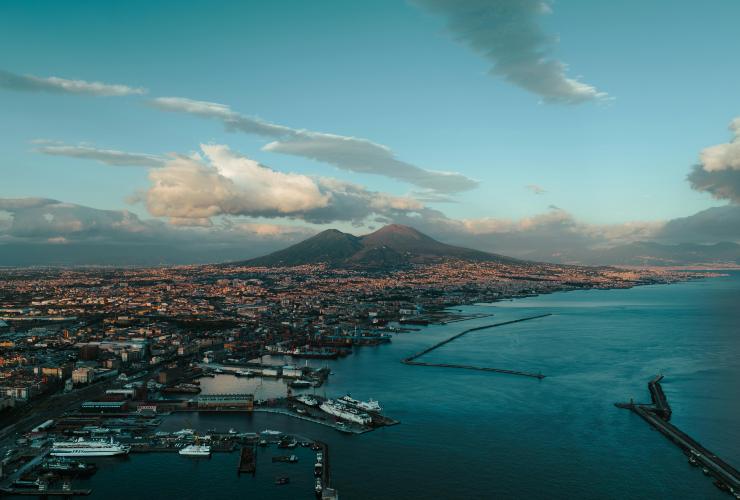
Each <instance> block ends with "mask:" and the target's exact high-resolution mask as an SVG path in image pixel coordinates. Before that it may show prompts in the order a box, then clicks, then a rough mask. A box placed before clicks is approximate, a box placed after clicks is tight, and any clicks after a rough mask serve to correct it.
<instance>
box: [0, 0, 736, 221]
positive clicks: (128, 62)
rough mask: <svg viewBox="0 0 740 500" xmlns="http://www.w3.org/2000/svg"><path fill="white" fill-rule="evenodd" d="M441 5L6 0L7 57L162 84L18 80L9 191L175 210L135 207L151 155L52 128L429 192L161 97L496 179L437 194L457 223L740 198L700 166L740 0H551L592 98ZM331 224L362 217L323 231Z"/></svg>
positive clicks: (59, 72)
mask: <svg viewBox="0 0 740 500" xmlns="http://www.w3.org/2000/svg"><path fill="white" fill-rule="evenodd" d="M425 3H426V4H427V5H425ZM437 3H438V4H442V10H435V9H434V8H430V7H429V5H428V4H435V0H429V1H427V0H423V1H420V2H417V3H414V2H406V1H403V0H377V1H373V2H342V1H325V2H305V1H274V2H195V1H189V2H136V1H132V2H125V3H123V2H110V3H109V2H105V3H103V2H100V3H90V2H64V3H60V2H37V1H28V2H14V3H7V2H6V3H5V4H4V5H3V7H2V15H0V44H1V45H2V46H3V47H4V48H5V50H4V54H3V55H4V57H3V62H2V67H0V70H4V71H7V72H10V73H12V74H15V75H33V76H35V77H39V78H46V77H51V76H55V77H60V78H65V79H72V80H85V81H88V82H92V81H98V82H105V83H111V84H122V85H128V86H131V87H143V88H146V89H148V92H147V93H146V95H129V96H112V97H103V96H90V95H79V94H69V93H55V92H24V91H14V90H9V89H2V88H0V109H2V110H3V112H2V115H1V116H0V150H2V152H3V154H2V159H1V161H0V174H1V175H2V179H3V181H2V186H1V187H0V197H2V198H23V197H45V198H53V199H57V200H62V201H64V202H70V203H75V204H80V205H84V206H88V207H93V208H96V209H113V210H119V209H126V210H131V211H133V212H134V213H135V214H137V215H138V216H139V217H141V218H150V217H155V216H157V214H156V213H155V214H153V213H151V210H148V208H147V205H146V204H145V203H142V202H139V203H134V204H132V203H130V201H131V196H132V194H134V193H136V192H139V193H142V192H146V190H148V189H149V188H150V186H151V181H150V179H149V178H148V175H149V170H148V169H146V168H141V167H127V166H109V165H102V164H100V163H99V162H96V161H90V160H84V159H80V158H74V157H63V156H50V155H44V154H40V153H38V152H36V151H34V150H35V149H36V147H37V145H36V144H34V143H32V141H34V140H38V139H47V140H53V141H60V142H61V143H64V144H67V145H79V144H81V143H85V144H88V145H90V146H91V147H97V148H104V149H112V150H118V151H124V152H136V153H148V154H155V155H164V154H166V153H170V152H177V153H188V152H192V151H197V150H199V145H200V144H202V143H213V144H222V145H227V146H228V147H229V148H230V149H231V150H232V151H234V152H238V153H239V154H241V155H244V156H246V157H248V158H251V159H253V160H256V161H258V162H260V163H261V164H264V165H267V166H269V167H271V168H273V169H275V170H277V171H281V172H292V173H298V174H305V175H307V176H323V177H332V178H335V179H338V180H343V181H348V182H352V183H357V184H359V185H361V186H363V187H365V188H366V189H367V190H369V191H371V192H382V193H389V194H390V195H395V196H402V197H408V196H411V197H416V198H419V194H418V190H419V187H418V186H413V185H411V184H409V183H407V182H400V181H398V180H397V179H393V178H389V177H388V176H385V175H374V174H369V173H358V172H351V171H347V170H342V169H338V168H336V167H334V166H332V165H329V164H327V163H324V162H320V161H314V160H310V159H307V158H306V157H301V156H291V155H285V154H278V153H273V152H268V151H265V150H263V149H262V147H263V146H264V145H265V144H266V143H267V142H269V141H270V140H269V139H266V138H264V137H260V136H256V135H249V134H244V133H239V132H227V131H225V130H224V126H223V125H222V123H220V122H219V121H217V120H213V119H204V118H202V117H199V116H193V115H192V114H187V113H166V112H162V111H161V110H159V109H156V108H155V107H152V106H151V105H148V104H147V101H149V100H150V99H154V98H157V97H164V96H176V97H183V98H188V99H192V100H198V101H208V102H215V103H221V104H224V105H227V106H229V108H230V109H231V110H233V111H234V112H236V113H240V114H243V115H246V116H257V117H260V118H262V119H264V120H267V121H269V122H272V123H276V124H280V125H284V126H288V127H291V128H293V129H307V130H310V131H317V132H326V133H332V134H338V135H341V136H348V137H359V138H364V139H367V140H369V141H372V142H374V143H377V144H381V145H385V146H387V147H389V148H391V149H392V150H393V152H394V153H395V155H396V157H397V158H398V159H400V160H403V161H405V162H408V163H411V164H413V165H415V166H418V167H421V168H424V169H428V170H440V171H449V172H459V173H460V174H462V175H463V176H465V177H468V178H470V179H474V180H476V181H478V182H479V186H478V187H477V188H475V189H471V190H467V191H463V192H457V193H452V194H450V195H449V196H450V198H451V201H452V202H446V203H435V202H429V201H425V202H424V203H425V204H426V206H427V207H428V208H430V209H433V210H438V211H441V212H443V213H444V214H445V215H446V216H447V217H449V218H451V219H455V220H474V219H483V218H486V219H489V218H496V219H506V220H519V219H522V218H527V217H535V216H537V215H538V214H543V213H547V212H548V211H551V210H552V206H556V207H558V208H559V209H562V210H563V211H566V212H567V213H568V214H570V215H571V216H572V217H573V218H575V219H577V220H578V221H579V222H582V223H584V224H596V225H603V224H620V223H624V222H627V221H635V220H639V221H667V220H670V219H674V218H677V217H685V216H690V215H692V214H694V213H696V212H699V211H701V210H704V209H707V208H709V207H713V206H721V205H725V204H726V203H727V201H726V200H724V199H723V200H718V199H714V198H712V197H711V196H710V194H708V193H707V192H702V191H698V190H693V189H692V188H691V185H690V184H689V182H687V180H686V177H687V175H688V174H689V172H690V170H691V167H692V165H694V164H696V163H697V162H698V159H699V154H700V152H701V151H702V149H703V148H706V147H707V146H710V145H713V144H719V143H723V142H727V141H728V140H729V139H730V133H729V132H728V130H727V126H728V123H730V121H731V120H732V119H733V118H734V117H736V116H738V115H739V114H740V111H739V109H740V102H738V99H737V82H738V81H740V65H738V64H736V62H735V61H736V59H737V54H738V53H740V37H738V36H737V19H740V4H738V2H736V1H734V0H718V1H715V2H710V3H696V2H688V1H670V2H668V1H655V2H637V1H623V2H588V1H558V2H554V3H551V4H550V8H551V10H552V12H551V13H550V14H548V15H542V16H537V17H536V19H535V21H536V23H537V24H538V25H539V26H541V29H542V33H543V34H544V35H546V36H552V37H553V39H555V38H556V40H555V41H554V42H553V43H551V44H549V47H550V49H549V52H548V56H549V57H551V58H552V59H553V60H557V61H561V62H562V63H564V64H566V65H567V70H566V74H567V76H568V77H570V78H575V79H578V80H579V81H581V82H585V83H587V84H588V85H591V86H593V87H595V88H596V89H598V90H599V91H601V92H605V93H607V94H608V95H609V97H608V98H607V99H595V100H589V101H587V102H582V103H579V104H549V103H543V102H542V96H541V95H537V94H536V93H533V92H531V91H528V90H526V89H523V88H522V86H521V85H517V84H515V83H512V82H511V81H507V79H505V78H502V77H500V76H497V75H495V74H494V75H492V74H491V73H490V72H489V70H490V69H491V67H492V66H495V64H492V62H491V60H490V59H486V57H484V56H483V55H482V54H481V53H477V52H476V51H475V50H471V47H470V46H469V45H468V44H466V42H465V40H464V37H463V39H462V40H461V39H460V33H455V32H454V30H452V31H451V30H450V29H449V27H448V26H447V22H448V21H449V16H447V15H446V13H445V12H448V11H449V5H445V4H446V2H445V1H443V0H440V1H439V2H437ZM462 3H463V4H465V3H473V4H475V3H479V4H480V3H481V2H475V1H472V2H470V1H468V0H465V1H463V2H462ZM503 4H506V1H500V0H496V1H492V2H491V9H495V8H497V6H498V5H503ZM445 9H447V11H445ZM495 29H496V26H492V27H491V30H493V31H495ZM527 185H537V186H540V187H541V188H542V189H543V190H544V191H545V192H544V193H542V194H535V193H533V192H532V191H531V190H529V189H527V188H526V186H527ZM127 200H128V201H127ZM226 215H227V216H233V215H234V214H226ZM237 217H240V218H244V217H246V218H247V219H250V220H269V221H276V220H277V221H278V222H281V223H284V222H286V221H287V222H289V223H297V224H300V225H305V224H308V222H305V220H303V219H301V218H300V217H298V218H295V217H288V219H285V218H283V217H277V218H276V217H272V216H270V217H268V218H267V219H265V218H264V217H262V218H259V217H257V219H255V218H254V216H250V214H241V215H237ZM330 225H340V226H342V225H343V226H344V227H350V226H349V224H348V223H347V221H337V222H336V223H332V222H329V223H327V224H323V225H322V226H321V227H324V226H330Z"/></svg>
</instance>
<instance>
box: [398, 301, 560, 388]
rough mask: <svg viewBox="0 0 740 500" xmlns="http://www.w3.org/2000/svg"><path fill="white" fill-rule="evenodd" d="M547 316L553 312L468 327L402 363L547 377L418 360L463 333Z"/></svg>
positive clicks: (403, 360)
mask: <svg viewBox="0 0 740 500" xmlns="http://www.w3.org/2000/svg"><path fill="white" fill-rule="evenodd" d="M547 316H551V313H546V314H538V315H537V316H528V317H526V318H519V319H514V320H511V321H502V322H501V323H493V324H490V325H483V326H476V327H474V328H468V329H467V330H463V331H462V332H460V333H458V334H455V335H453V336H452V337H449V338H447V339H445V340H442V341H441V342H437V343H436V344H434V345H432V346H430V347H427V348H426V349H423V350H421V351H419V352H417V353H416V354H413V355H411V356H409V357H408V358H404V359H402V360H401V363H403V364H405V365H412V366H434V367H438V368H459V369H464V370H478V371H485V372H495V373H504V374H508V375H521V376H523V377H532V378H537V379H543V378H545V376H544V375H542V374H541V373H531V372H525V371H519V370H508V369H504V368H492V367H485V366H473V365H459V364H451V363H425V362H421V361H416V360H417V359H418V358H420V357H422V356H424V355H425V354H428V353H430V352H432V351H433V350H435V349H438V348H440V347H442V346H443V345H445V344H449V343H450V342H452V341H453V340H456V339H459V338H460V337H462V336H463V335H466V334H468V333H470V332H475V331H478V330H487V329H489V328H495V327H498V326H505V325H511V324H514V323H521V322H523V321H530V320H533V319H539V318H545V317H547Z"/></svg>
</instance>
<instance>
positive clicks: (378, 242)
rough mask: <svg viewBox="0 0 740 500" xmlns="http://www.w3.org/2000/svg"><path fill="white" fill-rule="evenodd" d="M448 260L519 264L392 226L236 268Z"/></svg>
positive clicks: (326, 235) (327, 235)
mask: <svg viewBox="0 0 740 500" xmlns="http://www.w3.org/2000/svg"><path fill="white" fill-rule="evenodd" d="M448 259H461V260H471V261H491V262H509V263H514V262H520V261H518V260H516V259H512V258H510V257H504V256H502V255H497V254H492V253H487V252H481V251H478V250H471V249H469V248H463V247H456V246H453V245H447V244H445V243H441V242H439V241H437V240H435V239H433V238H430V237H429V236H427V235H425V234H423V233H421V232H419V231H417V230H416V229H414V228H411V227H408V226H402V225H400V224H391V225H388V226H385V227H382V228H380V229H378V230H377V231H375V232H374V233H370V234H366V235H364V236H353V235H351V234H347V233H343V232H341V231H337V230H336V229H328V230H326V231H323V232H321V233H319V234H317V235H316V236H313V237H311V238H309V239H307V240H305V241H302V242H300V243H297V244H295V245H293V246H290V247H288V248H286V249H284V250H279V251H277V252H273V253H271V254H269V255H265V256H263V257H257V258H256V259H251V260H247V261H242V262H238V263H236V264H238V265H249V266H266V267H271V266H298V265H304V264H318V263H326V264H328V265H330V266H332V267H360V268H386V267H398V266H405V265H408V264H412V263H416V264H424V263H432V262H440V261H444V260H448Z"/></svg>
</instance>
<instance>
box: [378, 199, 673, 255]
mask: <svg viewBox="0 0 740 500" xmlns="http://www.w3.org/2000/svg"><path fill="white" fill-rule="evenodd" d="M381 222H383V223H387V222H389V221H388V220H382V221H381ZM394 222H397V223H401V224H407V225H410V226H413V227H416V228H417V229H419V230H420V231H422V232H425V233H427V234H429V235H430V236H433V237H436V238H438V239H440V240H442V241H444V242H447V243H451V244H455V245H462V246H468V247H471V248H476V249H480V250H484V251H488V252H494V253H499V254H504V255H510V256H513V257H519V258H523V259H531V260H540V261H548V262H579V261H580V262H583V261H594V256H598V254H599V253H600V252H601V251H603V249H605V248H608V247H613V246H618V245H623V244H628V243H632V242H635V241H643V240H650V239H653V238H654V237H655V235H656V234H657V233H658V232H659V231H660V229H661V228H662V227H663V226H664V222H661V221H658V222H629V223H624V224H605V225H598V224H588V223H585V222H582V221H579V220H577V219H576V218H575V217H573V215H572V214H570V213H568V212H567V211H565V210H563V209H560V208H557V207H553V208H551V209H550V210H549V211H547V212H545V213H541V214H537V215H534V216H531V217H525V218H522V219H505V218H496V217H483V218H476V219H452V218H449V217H447V216H446V215H445V214H443V213H442V212H440V211H437V210H433V209H429V208H426V209H424V210H421V211H419V212H418V213H412V214H402V215H399V216H396V218H395V219H394Z"/></svg>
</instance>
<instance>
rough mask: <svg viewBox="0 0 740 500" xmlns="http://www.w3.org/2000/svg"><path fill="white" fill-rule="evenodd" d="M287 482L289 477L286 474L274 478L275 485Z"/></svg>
mask: <svg viewBox="0 0 740 500" xmlns="http://www.w3.org/2000/svg"><path fill="white" fill-rule="evenodd" d="M289 482H290V478H289V477H287V476H284V477H276V478H275V484H277V485H281V484H288V483H289Z"/></svg>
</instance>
